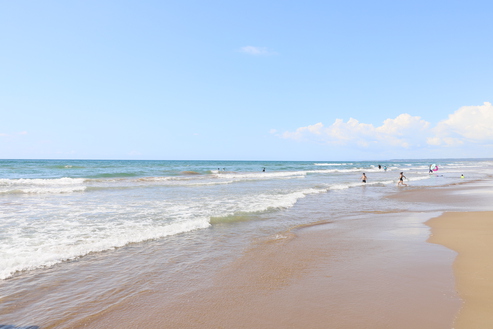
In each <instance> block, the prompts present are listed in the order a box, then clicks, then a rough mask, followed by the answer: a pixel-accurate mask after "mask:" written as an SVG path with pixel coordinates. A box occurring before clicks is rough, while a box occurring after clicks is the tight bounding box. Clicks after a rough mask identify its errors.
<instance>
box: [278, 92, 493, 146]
mask: <svg viewBox="0 0 493 329" xmlns="http://www.w3.org/2000/svg"><path fill="white" fill-rule="evenodd" d="M271 133H273V134H275V135H276V136H279V137H281V138H284V139H292V140H297V141H301V142H317V143H322V144H329V145H340V146H351V145H352V146H357V147H358V148H363V149H364V148H371V147H372V146H375V147H377V146H378V147H384V146H385V147H396V148H401V149H411V148H417V147H425V146H428V147H433V146H460V145H466V144H470V143H474V144H486V145H491V144H493V105H492V104H491V103H489V102H485V103H484V104H483V105H479V106H463V107H461V108H459V109H458V110H457V111H455V112H454V113H452V114H450V115H449V116H448V118H447V119H445V120H442V121H440V122H439V123H438V124H437V125H436V126H434V127H432V126H431V123H430V122H428V121H426V120H424V119H422V118H421V117H419V116H411V115H410V114H407V113H404V114H400V115H399V116H397V117H396V118H395V119H387V120H385V121H384V122H383V124H382V125H381V126H378V127H375V126H374V125H373V124H368V123H362V122H359V121H358V120H356V119H354V118H350V119H349V120H348V121H347V122H344V121H343V120H342V119H336V120H335V122H334V123H333V124H331V125H330V126H325V125H324V124H323V123H322V122H319V123H316V124H314V125H309V126H306V127H300V128H298V129H296V130H295V131H286V132H284V133H281V134H278V133H277V131H274V130H272V131H271Z"/></svg>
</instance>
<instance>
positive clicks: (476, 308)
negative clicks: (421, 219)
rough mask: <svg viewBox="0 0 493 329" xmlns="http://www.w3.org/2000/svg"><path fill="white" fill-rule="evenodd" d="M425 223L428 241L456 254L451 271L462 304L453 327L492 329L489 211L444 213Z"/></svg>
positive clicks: (492, 263)
mask: <svg viewBox="0 0 493 329" xmlns="http://www.w3.org/2000/svg"><path fill="white" fill-rule="evenodd" d="M427 224H428V225H429V226H431V227H432V236H431V237H430V239H429V241H430V242H432V243H438V244H441V245H444V246H446V247H447V248H450V249H452V250H455V251H456V252H457V253H458V256H457V258H456V260H455V262H454V265H453V268H454V273H455V277H456V286H457V291H458V293H459V295H460V297H461V298H462V299H463V300H464V305H463V307H462V309H461V310H460V312H459V315H458V317H457V321H456V323H455V328H456V329H461V328H464V329H465V328H493V312H492V310H493V212H457V213H445V214H444V215H443V216H440V217H438V218H433V219H431V220H430V221H428V222H427Z"/></svg>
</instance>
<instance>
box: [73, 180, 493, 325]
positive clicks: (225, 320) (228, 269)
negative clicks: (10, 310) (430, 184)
mask: <svg viewBox="0 0 493 329" xmlns="http://www.w3.org/2000/svg"><path fill="white" fill-rule="evenodd" d="M477 183H478V182H472V183H470V184H467V183H466V184H460V185H459V186H456V185H451V186H445V187H439V188H405V189H399V190H397V191H396V192H395V193H393V194H392V195H391V196H389V197H390V198H396V199H399V200H402V201H405V202H411V203H412V202H418V203H420V202H425V203H434V204H435V205H439V206H438V207H437V208H438V209H437V210H436V211H424V212H413V211H401V212H387V211H386V212H374V213H368V212H364V211H362V212H360V213H359V215H355V216H350V217H349V218H345V219H344V220H337V221H331V219H330V218H325V219H324V220H322V221H320V222H316V223H313V224H309V225H302V226H296V227H292V228H291V229H290V230H289V231H287V232H281V233H279V234H277V235H276V238H273V239H270V240H263V241H256V242H252V243H251V245H250V247H249V248H248V249H247V250H246V251H245V252H244V253H243V254H242V255H241V256H240V257H239V258H238V259H237V260H235V261H233V262H232V263H231V264H228V265H226V266H225V267H223V268H222V269H221V270H220V271H219V273H216V274H215V275H214V278H213V280H212V282H211V283H210V284H209V285H207V286H205V287H202V288H200V289H198V290H195V291H193V292H189V293H187V294H185V295H183V296H179V297H178V298H175V299H173V300H168V299H166V300H164V301H163V299H161V297H163V296H161V297H160V296H159V294H158V295H155V296H151V297H149V298H147V299H141V300H136V301H132V302H131V303H129V304H128V305H123V307H120V308H119V309H116V310H113V311H111V312H108V313H107V314H103V315H101V316H98V317H97V318H96V319H94V321H89V322H87V321H84V322H83V323H80V325H79V326H76V328H78V327H80V328H82V327H84V326H86V325H89V326H90V327H93V328H105V327H107V326H108V325H111V324H112V323H115V321H117V322H118V323H119V327H120V328H132V327H135V326H137V325H139V324H141V323H146V328H150V329H152V328H178V327H183V328H232V327H234V328H304V327H309V328H327V326H331V327H335V328H357V327H368V326H369V327H370V328H396V327H399V328H409V329H411V328H424V329H426V328H430V329H435V328H452V327H453V326H454V321H455V318H456V316H457V314H458V312H459V310H461V308H462V307H463V302H464V300H466V302H467V299H464V297H463V296H462V294H460V291H459V294H458V293H457V291H456V288H455V287H456V282H455V280H454V274H455V275H457V274H456V273H455V272H453V271H452V264H453V263H454V261H455V260H456V257H457V253H456V252H455V251H453V250H452V249H450V248H448V245H446V244H441V243H439V244H436V242H435V241H430V239H429V238H430V228H429V226H427V224H428V223H429V222H430V221H434V219H431V218H437V217H438V218H442V217H441V216H442V215H443V212H444V211H446V210H447V209H451V208H452V209H453V208H454V207H459V208H460V207H464V206H467V205H469V204H472V207H473V208H474V209H477V208H479V209H481V208H488V207H489V203H488V200H489V198H490V195H489V194H485V187H484V186H483V185H484V184H483V183H484V182H481V184H480V186H479V187H478V186H475V185H474V184H477ZM482 184H483V185H482ZM486 185H488V186H489V182H487V183H486ZM478 195H481V196H483V197H482V198H478ZM467 213H469V212H467ZM460 214H464V212H460ZM437 220H438V221H440V220H443V219H437ZM434 234H436V233H435V232H434ZM430 242H431V243H430ZM466 272H467V270H466ZM461 297H462V298H461ZM130 305H131V307H130ZM150 305H152V307H150ZM461 317H462V316H461ZM466 322H467V321H466ZM467 323H469V322H467ZM466 327H467V326H466Z"/></svg>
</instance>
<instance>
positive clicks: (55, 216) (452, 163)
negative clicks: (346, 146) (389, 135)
mask: <svg viewBox="0 0 493 329" xmlns="http://www.w3.org/2000/svg"><path fill="white" fill-rule="evenodd" d="M379 165H380V168H379ZM430 165H433V166H432V167H433V168H435V169H437V170H436V171H433V173H429V168H430ZM400 172H403V173H404V175H405V176H406V177H407V179H405V180H404V182H405V183H406V184H408V185H409V186H408V187H398V186H396V185H397V182H398V180H399V173H400ZM363 173H365V174H366V176H367V177H368V180H367V182H366V183H363V182H361V176H362V174H363ZM492 174H493V160H491V159H489V160H488V159H446V160H444V159H427V160H389V161H380V162H376V161H360V162H358V161H339V162H331V161H143V160H142V161H140V160H139V161H137V160H135V161H132V160H0V209H1V212H0V324H6V323H7V322H9V323H15V324H16V325H38V326H42V327H43V328H44V327H47V328H48V327H57V326H59V325H60V324H61V323H64V324H67V323H71V321H72V322H74V323H75V322H76V321H79V320H80V319H82V318H83V317H87V316H91V315H92V314H94V313H96V312H99V311H96V308H97V307H96V306H95V305H96V304H98V303H99V302H100V301H101V300H106V301H107V303H105V305H115V304H117V303H118V302H119V301H121V300H123V299H127V298H130V297H131V296H137V295H140V294H145V293H146V292H148V291H153V290H156V289H164V288H163V285H164V286H165V287H166V289H169V292H170V293H172V292H173V291H176V292H178V291H182V290H183V287H181V288H180V289H178V288H177V286H176V285H175V284H173V282H175V283H176V284H177V285H179V284H178V282H183V281H180V280H184V278H186V282H187V283H186V284H187V285H189V286H190V288H189V289H194V287H196V286H199V285H201V284H206V282H207V280H209V279H210V276H211V275H212V273H213V272H214V271H215V270H216V269H217V268H219V267H220V266H221V264H224V263H225V262H227V261H229V260H231V259H234V258H235V257H237V256H238V255H239V254H241V252H242V251H243V250H244V249H245V248H246V247H247V246H248V245H250V244H251V243H254V242H255V241H256V240H262V239H264V240H265V239H284V238H286V236H287V235H286V234H285V232H288V231H289V230H290V229H292V228H293V227H298V226H303V225H310V224H315V223H319V222H325V221H329V220H330V221H336V222H337V221H344V220H346V219H347V218H350V217H351V216H359V215H361V214H362V213H364V212H392V211H396V210H399V211H402V210H406V209H407V210H412V211H429V210H435V209H434V208H433V205H429V204H424V203H409V204H402V203H400V202H399V201H397V200H393V199H391V198H386V197H385V196H387V195H389V194H391V193H395V192H397V191H399V189H402V188H426V187H437V186H438V187H439V186H446V185H450V184H459V183H461V182H470V181H477V180H481V179H483V178H486V177H491V175H492ZM461 175H464V178H461ZM205 273H207V274H205ZM181 284H182V285H183V283H181ZM62 287H65V288H64V289H63V290H62ZM158 287H159V288H158ZM48 291H49V293H47V292H48ZM91 305H92V306H91ZM98 305H99V306H98V307H101V304H100V303H99V304H98ZM108 307H109V306H108ZM82 310H84V311H82Z"/></svg>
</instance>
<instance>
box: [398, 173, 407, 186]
mask: <svg viewBox="0 0 493 329" xmlns="http://www.w3.org/2000/svg"><path fill="white" fill-rule="evenodd" d="M404 178H405V179H407V177H406V176H404V173H403V172H402V171H401V175H400V176H399V181H398V182H397V186H399V185H404V186H407V184H406V183H404Z"/></svg>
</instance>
